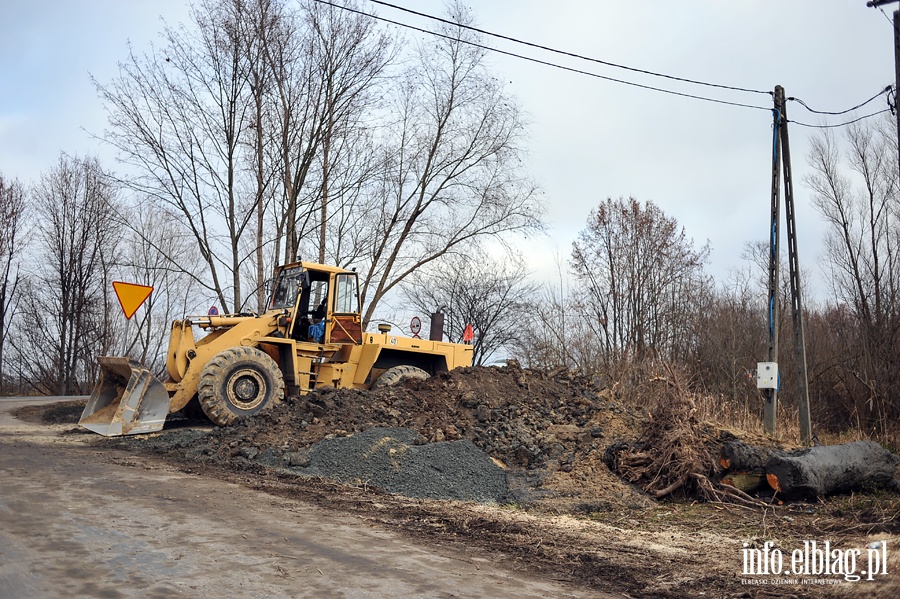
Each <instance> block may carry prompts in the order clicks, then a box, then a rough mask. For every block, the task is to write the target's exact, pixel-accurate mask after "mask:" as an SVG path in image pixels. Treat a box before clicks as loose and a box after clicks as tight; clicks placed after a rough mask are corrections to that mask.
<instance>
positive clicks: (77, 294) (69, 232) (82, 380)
mask: <svg viewBox="0 0 900 599" xmlns="http://www.w3.org/2000/svg"><path fill="white" fill-rule="evenodd" d="M31 195H32V198H33V202H34V206H35V207H36V208H37V210H38V211H39V212H40V214H41V215H42V218H41V220H40V221H39V222H38V223H37V224H36V230H37V234H36V239H35V253H34V255H33V259H34V262H33V266H32V268H31V271H32V272H31V273H30V276H29V288H28V293H27V294H26V295H25V296H24V297H23V302H22V314H23V319H22V321H23V322H20V323H19V326H18V327H17V335H16V338H15V343H14V347H15V349H16V352H17V354H18V359H19V362H20V365H21V368H22V369H23V372H24V373H25V375H26V376H27V377H28V380H29V381H30V383H31V384H32V385H33V386H34V387H35V388H36V389H37V390H39V391H42V392H45V393H51V394H61V395H68V394H72V393H79V392H85V391H86V390H87V389H88V388H89V386H90V385H91V384H92V383H93V380H94V376H95V374H96V365H95V359H96V356H97V355H98V354H101V353H104V349H105V348H106V347H108V344H109V342H110V341H109V340H110V337H111V335H110V314H111V309H110V308H111V306H110V305H109V300H108V295H107V292H106V290H107V289H108V288H109V284H110V283H111V281H110V277H109V272H110V264H111V263H112V262H113V259H114V257H115V256H114V252H115V245H116V241H117V237H118V231H117V230H116V227H115V224H114V222H113V221H112V220H111V219H110V218H109V215H110V214H112V213H115V211H116V210H115V207H114V202H115V192H114V189H113V187H112V186H111V184H110V179H109V177H108V176H107V175H106V173H104V172H103V170H102V169H101V168H100V165H99V163H98V162H97V161H96V160H95V159H79V158H69V157H66V156H63V157H61V158H60V160H59V163H58V164H57V166H56V167H54V168H52V169H51V170H49V171H48V172H47V173H45V174H44V175H42V177H41V180H40V182H39V183H38V185H37V186H36V187H35V188H34V191H33V192H32V194H31ZM35 348H40V350H39V351H35Z"/></svg>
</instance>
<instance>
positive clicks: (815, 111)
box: [788, 85, 893, 116]
mask: <svg viewBox="0 0 900 599" xmlns="http://www.w3.org/2000/svg"><path fill="white" fill-rule="evenodd" d="M892 89H893V86H891V85H889V86H887V87H886V88H884V89H883V90H881V91H880V92H878V93H877V94H875V95H874V96H872V97H871V98H869V99H868V100H866V101H865V102H862V103H860V104H857V105H856V106H854V107H853V108H848V109H847V110H842V111H840V112H828V111H825V110H815V109H813V108H810V107H809V106H808V105H807V104H806V102H804V101H803V100H801V99H800V98H788V100H794V101H795V102H797V103H799V104H800V105H801V106H803V107H804V108H805V109H807V110H808V111H810V112H814V113H816V114H830V115H835V116H838V115H842V114H847V113H848V112H853V111H854V110H856V109H858V108H862V107H863V106H865V105H866V104H868V103H869V102H871V101H872V100H874V99H876V98H878V97H879V96H881V95H882V94H886V93H888V92H890V91H891V90H892Z"/></svg>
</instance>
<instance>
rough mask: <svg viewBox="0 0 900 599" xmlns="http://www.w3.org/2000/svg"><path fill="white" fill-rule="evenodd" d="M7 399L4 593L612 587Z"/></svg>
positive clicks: (0, 564) (0, 544)
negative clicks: (196, 464)
mask: <svg viewBox="0 0 900 599" xmlns="http://www.w3.org/2000/svg"><path fill="white" fill-rule="evenodd" d="M22 405H24V404H23V403H22V402H21V401H11V400H8V399H4V400H0V481H2V482H0V597H16V598H28V597H41V598H43V597H104V598H119V597H171V596H188V597H208V598H217V597H223V598H224V597H228V598H233V597H317V598H327V597H428V598H437V597H496V598H500V599H502V598H505V597H510V598H511V597H516V598H529V597H533V598H542V597H573V598H576V597H603V596H606V597H611V596H612V595H602V594H599V593H598V592H597V591H595V590H594V591H585V590H581V589H576V588H571V587H567V586H565V585H563V584H560V583H558V582H555V581H548V580H540V579H536V578H529V577H527V576H523V574H522V573H521V572H513V571H510V570H507V569H504V568H502V567H498V566H495V565H493V564H492V563H491V556H490V554H489V553H486V552H485V553H481V552H478V551H475V550H473V551H472V552H468V551H467V552H461V551H460V550H459V548H458V547H449V546H440V545H436V544H428V545H426V544H416V543H414V542H411V541H410V540H409V539H407V538H404V537H402V536H399V535H397V534H396V533H395V532H392V531H390V530H387V529H386V528H384V527H381V526H379V525H377V524H374V523H372V522H367V521H366V519H365V518H361V517H359V516H355V515H342V514H340V513H338V512H332V511H329V510H325V509H322V508H320V507H317V506H315V505H312V504H309V503H305V502H302V501H298V500H293V499H290V498H284V497H278V496H274V495H269V494H266V493H264V492H261V491H257V490H254V489H250V488H246V487H244V486H242V485H239V484H234V483H232V482H225V481H222V480H218V479H215V478H208V477H205V476H199V475H192V474H186V473H184V472H182V471H179V470H177V469H175V468H173V467H171V466H166V465H161V464H159V463H155V462H153V461H152V460H151V459H149V458H145V457H142V456H135V455H134V454H127V453H120V452H116V451H110V450H108V449H102V450H101V449H98V448H95V447H91V446H88V445H85V444H83V443H79V442H77V441H73V439H72V437H71V436H66V435H63V436H58V433H59V432H60V431H61V430H64V429H68V428H71V427H67V426H60V425H57V426H47V425H36V424H28V423H24V422H21V421H19V420H16V419H14V418H12V417H11V416H10V414H9V412H10V410H12V409H15V408H18V407H20V406H22Z"/></svg>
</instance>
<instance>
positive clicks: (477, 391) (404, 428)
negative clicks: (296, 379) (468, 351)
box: [113, 365, 648, 512]
mask: <svg viewBox="0 0 900 599" xmlns="http://www.w3.org/2000/svg"><path fill="white" fill-rule="evenodd" d="M643 421H644V414H642V413H641V412H640V411H639V410H636V409H632V408H629V407H628V406H625V405H623V404H622V403H621V402H620V401H619V400H618V399H617V398H616V397H615V394H614V392H613V391H612V390H611V389H609V388H607V387H606V386H605V385H604V384H603V382H602V381H600V380H598V379H592V378H588V377H580V376H574V375H572V374H570V373H566V372H563V373H558V374H556V375H555V376H551V374H548V373H546V372H540V371H532V370H526V369H521V368H519V367H517V366H516V365H511V366H508V367H503V368H498V367H471V368H461V369H456V370H454V371H452V372H447V373H441V374H438V375H437V376H434V377H432V378H430V379H428V380H424V381H407V382H405V383H404V384H402V385H400V386H397V387H388V388H381V389H373V390H370V391H363V390H355V389H331V388H327V389H320V390H317V391H315V392H313V393H310V394H308V395H305V396H302V397H288V398H286V399H285V400H284V401H283V402H282V403H280V404H279V405H276V406H273V407H272V408H271V409H270V410H267V411H266V412H264V413H262V414H258V415H256V416H254V417H252V418H244V419H241V420H239V421H238V422H236V423H235V424H234V425H232V426H230V427H226V428H220V429H213V430H211V431H209V432H208V433H203V434H201V435H199V436H197V435H194V431H166V432H164V433H163V434H162V435H158V436H156V437H151V438H147V437H135V438H133V439H131V438H126V439H122V440H118V441H113V442H114V443H124V444H140V445H141V446H142V449H143V450H149V451H154V452H158V453H173V452H175V453H179V454H188V453H189V454H190V455H186V456H185V457H188V458H189V459H191V460H195V461H198V462H201V463H212V464H215V465H220V466H226V467H235V466H237V467H253V466H257V465H263V466H267V467H274V468H282V469H286V470H289V471H292V472H295V473H297V474H303V475H313V476H326V477H328V478H334V479H336V480H340V481H343V482H351V483H355V484H361V485H372V486H378V487H381V488H383V489H384V490H387V491H389V492H397V493H402V494H405V495H407V496H412V497H430V498H437V497H440V498H454V499H475V500H479V501H495V502H498V503H501V502H508V503H517V504H522V505H528V506H529V507H532V508H537V509H540V508H541V507H542V506H544V505H545V506H546V507H547V508H548V509H552V510H553V511H558V510H560V509H562V510H565V511H575V512H593V511H597V510H603V509H609V507H610V506H613V505H616V506H621V505H624V506H639V505H646V504H647V502H648V500H647V499H646V497H645V496H644V495H642V494H640V493H638V492H637V491H636V490H635V489H634V488H633V487H631V486H630V485H628V484H627V483H625V482H623V481H622V480H621V479H620V478H619V477H617V476H616V475H615V474H613V473H612V472H610V470H609V469H608V468H607V466H606V465H605V464H604V462H603V455H604V452H605V451H606V449H607V448H608V447H609V446H610V445H611V444H613V443H616V442H621V441H622V440H625V439H634V438H635V437H636V436H637V434H638V432H639V430H640V428H641V424H642V422H643ZM372 429H376V432H374V433H372V432H369V433H366V435H365V436H362V437H360V436H359V433H363V432H364V431H372ZM385 429H389V430H388V431H387V432H386V430H385ZM172 433H176V434H175V435H174V436H173V434H172ZM182 433H183V434H184V435H189V437H190V438H187V437H185V438H184V439H181V438H179V435H181V434H182ZM182 436H183V435H182ZM351 436H352V437H353V438H354V439H356V440H355V441H352V442H350V441H339V439H340V438H347V437H351ZM391 450H393V451H391ZM488 456H489V457H490V459H488ZM501 469H502V470H501Z"/></svg>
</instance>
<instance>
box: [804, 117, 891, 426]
mask: <svg viewBox="0 0 900 599" xmlns="http://www.w3.org/2000/svg"><path fill="white" fill-rule="evenodd" d="M892 128H893V125H891V124H890V123H889V122H888V121H886V120H885V121H881V122H876V123H871V122H870V123H866V122H859V123H856V124H854V125H852V126H850V127H848V128H847V129H846V132H845V138H844V147H845V148H846V149H845V151H843V152H842V148H841V144H840V143H839V141H838V140H837V139H836V138H835V136H834V135H833V134H832V133H831V132H830V130H825V131H824V132H823V133H822V134H821V135H820V136H819V137H817V138H815V139H814V140H813V144H812V149H811V151H810V161H811V163H812V168H813V172H812V174H811V175H810V176H809V177H807V178H806V180H805V182H806V184H807V185H808V186H809V187H810V188H811V189H812V191H813V194H814V195H813V204H814V206H815V207H816V209H817V210H818V211H819V213H820V214H821V215H822V216H823V217H824V218H825V221H826V222H827V224H828V227H829V229H828V235H827V237H826V250H825V251H826V257H827V265H828V268H829V275H830V279H831V281H832V285H833V288H834V294H835V297H836V299H837V301H838V302H839V305H838V306H837V307H838V308H840V305H841V304H843V305H844V306H846V307H847V309H849V311H850V313H852V314H853V316H854V318H855V320H856V323H857V326H858V327H859V336H858V337H856V339H857V340H858V345H857V346H855V347H849V346H848V347H847V349H848V352H847V360H846V362H845V364H844V365H843V366H842V368H843V369H846V370H849V372H848V373H847V374H848V375H849V378H852V379H853V380H854V381H855V382H854V383H852V384H845V385H844V389H845V390H846V392H847V393H850V394H852V395H855V399H853V400H852V401H851V403H852V404H853V405H854V406H855V408H854V411H855V412H856V413H855V414H854V415H853V416H854V417H855V418H856V419H857V421H858V422H859V423H860V427H861V428H863V429H871V428H875V429H881V430H886V429H887V428H889V427H891V426H893V423H894V422H895V421H896V418H897V416H898V415H900V400H898V399H897V398H898V395H900V369H898V364H897V356H898V355H900V295H898V292H900V195H898V189H897V182H898V181H897V163H896V155H897V152H896V142H895V141H894V133H893V132H892ZM842 154H843V155H842ZM840 313H841V311H840V310H838V311H835V312H833V314H840ZM851 339H853V338H852V337H851ZM849 340H850V339H848V341H849ZM845 378H847V377H845Z"/></svg>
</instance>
